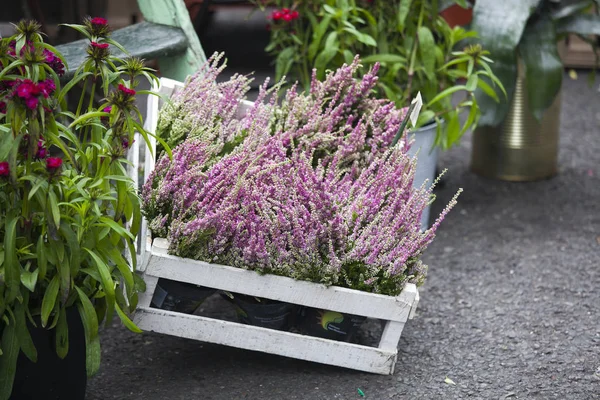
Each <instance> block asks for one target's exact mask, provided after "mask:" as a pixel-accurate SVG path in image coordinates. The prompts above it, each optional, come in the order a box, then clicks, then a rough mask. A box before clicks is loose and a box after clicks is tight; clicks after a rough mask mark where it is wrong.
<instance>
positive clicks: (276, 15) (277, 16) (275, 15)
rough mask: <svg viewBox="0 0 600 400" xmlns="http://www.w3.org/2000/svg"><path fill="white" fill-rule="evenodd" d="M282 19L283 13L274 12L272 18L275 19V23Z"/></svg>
mask: <svg viewBox="0 0 600 400" xmlns="http://www.w3.org/2000/svg"><path fill="white" fill-rule="evenodd" d="M281 17H283V14H282V13H281V11H278V10H275V11H273V13H272V14H271V18H273V21H279V20H280V19H281Z"/></svg>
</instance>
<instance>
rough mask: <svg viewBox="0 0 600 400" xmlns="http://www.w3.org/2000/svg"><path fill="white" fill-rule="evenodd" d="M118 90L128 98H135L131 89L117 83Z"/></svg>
mask: <svg viewBox="0 0 600 400" xmlns="http://www.w3.org/2000/svg"><path fill="white" fill-rule="evenodd" d="M119 90H120V91H121V92H123V93H125V94H126V95H129V96H135V90H133V89H129V88H128V87H127V86H125V85H123V84H121V83H119Z"/></svg>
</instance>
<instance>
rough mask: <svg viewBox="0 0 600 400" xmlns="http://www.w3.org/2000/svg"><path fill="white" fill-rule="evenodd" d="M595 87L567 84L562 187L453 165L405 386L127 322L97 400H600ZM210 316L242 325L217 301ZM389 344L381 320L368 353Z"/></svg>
mask: <svg viewBox="0 0 600 400" xmlns="http://www.w3.org/2000/svg"><path fill="white" fill-rule="evenodd" d="M586 78H587V74H586V73H585V72H581V71H580V72H579V79H578V80H571V79H570V78H568V76H567V75H565V81H564V85H563V104H562V112H561V146H560V172H559V175H558V176H557V177H555V178H553V179H549V180H545V181H541V182H536V183H507V182H499V181H492V180H487V179H483V178H480V177H478V176H475V175H474V174H472V173H471V172H470V171H469V165H468V164H469V158H470V144H471V140H470V136H469V135H467V137H465V138H464V140H463V141H462V142H461V144H460V145H459V146H458V147H455V148H453V149H452V150H450V151H448V152H445V153H443V154H442V155H441V159H440V162H439V165H440V166H441V167H445V168H448V169H449V172H448V175H447V179H446V181H445V185H444V187H443V188H442V189H441V190H439V192H438V201H437V202H436V204H434V212H435V211H437V212H439V211H440V210H441V208H442V207H443V205H444V204H446V203H447V202H448V201H449V199H450V198H451V196H452V195H453V194H454V193H455V192H456V190H457V189H458V188H459V187H462V188H464V193H463V194H462V195H461V197H460V199H459V203H458V206H457V207H456V208H455V209H454V210H453V211H452V212H451V214H450V215H449V216H448V218H447V220H446V221H445V223H444V224H443V225H442V227H441V229H440V230H439V233H438V237H437V239H436V240H435V241H434V243H433V244H432V245H431V246H430V248H429V249H428V251H427V253H426V255H425V257H424V259H425V261H426V262H427V263H428V264H429V265H430V269H429V276H428V280H427V282H426V283H425V285H424V286H423V287H422V288H421V289H420V293H421V302H420V304H419V309H418V311H417V315H416V317H415V319H413V320H412V321H409V322H408V323H407V324H406V327H405V329H404V332H403V334H402V338H401V340H400V343H399V347H398V349H399V360H398V364H397V365H396V372H395V374H394V375H392V376H380V375H373V374H368V373H361V372H356V371H352V370H347V369H344V368H336V367H330V366H325V365H320V364H315V363H310V362H303V361H297V360H293V359H288V358H284V357H279V356H273V355H269V354H262V353H256V352H251V351H245V350H240V349H235V348H229V347H224V346H217V345H212V344H206V343H201V342H195V341H192V340H187V339H181V338H176V337H170V336H165V335H159V334H154V333H144V334H133V333H130V332H129V331H127V330H126V329H125V328H123V327H121V326H119V325H118V324H116V323H115V324H114V326H112V327H110V328H107V329H104V330H103V331H102V339H101V340H102V346H103V353H102V357H103V360H102V366H101V369H100V372H99V373H98V374H97V375H96V376H95V377H93V378H92V379H91V380H90V381H89V383H88V396H87V399H89V400H100V399H136V400H138V399H139V400H159V399H161V400H162V399H172V400H178V399H182V400H183V399H186V400H187V399H207V400H208V399H211V400H212V399H214V400H220V399H228V400H229V399H284V400H288V399H290V400H292V399H307V400H309V399H310V400H331V399H362V398H366V399H374V400H375V399H463V398H465V399H573V400H588V399H600V213H599V211H600V209H599V208H600V207H599V199H600V166H599V165H600V140H599V139H600V108H599V107H598V104H599V100H600V93H599V92H598V84H596V85H594V86H590V85H588V83H587V81H586ZM206 308H207V310H205V312H207V313H209V314H210V313H214V314H215V315H222V316H224V317H225V318H230V317H231V316H232V315H231V309H230V308H228V306H227V305H226V304H225V303H223V302H221V301H220V300H219V299H218V298H215V299H212V300H211V301H209V302H208V303H207V305H206ZM380 333H381V327H380V324H379V322H377V321H370V322H368V323H367V325H366V326H365V327H364V330H363V331H362V332H361V334H360V336H359V340H360V341H361V343H365V344H370V343H372V342H373V341H374V340H376V339H375V338H376V337H377V335H378V334H380ZM446 378H449V379H450V380H451V381H452V382H454V384H452V383H449V382H450V381H449V380H446ZM359 389H360V391H359ZM361 392H362V393H363V394H364V397H363V396H362V395H361Z"/></svg>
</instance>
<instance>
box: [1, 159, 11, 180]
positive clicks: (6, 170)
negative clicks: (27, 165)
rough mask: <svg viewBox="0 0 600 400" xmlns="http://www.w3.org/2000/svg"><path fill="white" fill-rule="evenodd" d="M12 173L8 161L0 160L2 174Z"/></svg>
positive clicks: (4, 175)
mask: <svg viewBox="0 0 600 400" xmlns="http://www.w3.org/2000/svg"><path fill="white" fill-rule="evenodd" d="M9 175H10V166H9V165H8V162H7V161H2V162H0V176H3V177H6V176H9Z"/></svg>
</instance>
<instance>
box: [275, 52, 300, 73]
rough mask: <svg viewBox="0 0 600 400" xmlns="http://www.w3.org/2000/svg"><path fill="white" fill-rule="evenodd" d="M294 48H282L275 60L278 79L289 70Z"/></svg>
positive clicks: (292, 61) (292, 60)
mask: <svg viewBox="0 0 600 400" xmlns="http://www.w3.org/2000/svg"><path fill="white" fill-rule="evenodd" d="M295 54H296V50H295V48H294V47H287V48H285V49H284V50H282V51H281V52H280V53H279V55H278V56H277V60H276V61H275V71H276V79H277V80H280V79H282V78H283V77H284V76H285V75H287V74H288V73H289V72H290V68H291V67H292V64H293V63H294V56H295Z"/></svg>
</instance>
